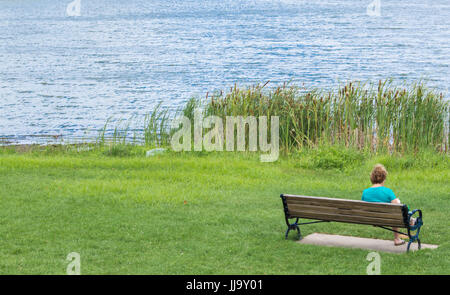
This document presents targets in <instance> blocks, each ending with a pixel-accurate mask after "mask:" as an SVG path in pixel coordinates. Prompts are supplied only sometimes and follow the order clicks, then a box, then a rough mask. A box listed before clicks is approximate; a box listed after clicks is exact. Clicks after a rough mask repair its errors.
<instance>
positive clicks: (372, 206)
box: [280, 194, 423, 251]
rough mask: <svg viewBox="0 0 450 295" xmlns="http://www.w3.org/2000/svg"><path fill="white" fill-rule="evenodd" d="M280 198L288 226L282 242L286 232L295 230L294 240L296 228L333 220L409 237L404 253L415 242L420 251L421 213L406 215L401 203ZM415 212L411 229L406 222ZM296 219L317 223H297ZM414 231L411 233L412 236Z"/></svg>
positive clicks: (407, 213)
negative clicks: (371, 226)
mask: <svg viewBox="0 0 450 295" xmlns="http://www.w3.org/2000/svg"><path fill="white" fill-rule="evenodd" d="M280 197H281V199H282V201H283V208H284V214H285V218H286V224H287V226H288V229H287V231H286V234H285V238H286V239H287V238H288V234H289V231H290V230H297V232H298V239H301V232H300V228H299V225H304V224H311V223H318V222H330V221H336V222H344V223H356V224H367V225H373V226H377V227H381V228H383V229H387V230H390V231H394V232H397V233H400V234H403V235H407V236H408V237H409V242H408V246H407V251H409V248H410V246H411V243H413V242H416V241H417V243H418V248H419V249H420V248H421V244H420V239H419V232H420V227H421V226H422V225H423V221H422V211H421V210H418V209H415V210H413V211H411V212H408V206H406V205H404V204H391V203H372V202H365V201H357V200H345V199H335V198H323V197H310V196H296V195H288V194H282V195H280ZM416 212H417V213H418V217H416V222H415V224H414V225H412V226H411V225H410V220H411V218H412V217H413V215H414V214H415V213H416ZM293 218H295V219H296V220H295V222H294V223H290V222H289V219H293ZM300 218H306V219H314V220H318V221H312V222H305V223H299V219H300ZM392 227H395V228H406V229H407V230H408V233H407V234H406V233H402V232H399V231H396V230H394V229H392ZM414 231H415V234H413V233H412V232H414Z"/></svg>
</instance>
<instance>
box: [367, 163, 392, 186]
mask: <svg viewBox="0 0 450 295" xmlns="http://www.w3.org/2000/svg"><path fill="white" fill-rule="evenodd" d="M387 175H388V172H387V170H386V168H384V166H383V165H381V164H376V165H375V167H373V170H372V173H370V181H371V182H372V184H382V183H384V181H385V180H386V177H387Z"/></svg>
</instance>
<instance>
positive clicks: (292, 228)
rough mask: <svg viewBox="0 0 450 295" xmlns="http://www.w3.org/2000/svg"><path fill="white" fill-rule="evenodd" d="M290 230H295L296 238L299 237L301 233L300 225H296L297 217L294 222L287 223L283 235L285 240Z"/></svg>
mask: <svg viewBox="0 0 450 295" xmlns="http://www.w3.org/2000/svg"><path fill="white" fill-rule="evenodd" d="M290 230H297V239H298V240H300V239H301V237H302V234H301V232H300V227H299V226H298V218H297V220H296V221H295V222H294V223H292V224H289V223H288V229H287V231H286V234H285V235H284V239H285V240H287V238H288V235H289V231H290Z"/></svg>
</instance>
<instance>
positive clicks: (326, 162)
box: [311, 146, 365, 170]
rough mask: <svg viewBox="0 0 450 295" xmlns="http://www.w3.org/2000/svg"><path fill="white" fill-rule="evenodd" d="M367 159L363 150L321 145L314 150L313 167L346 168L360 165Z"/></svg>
mask: <svg viewBox="0 0 450 295" xmlns="http://www.w3.org/2000/svg"><path fill="white" fill-rule="evenodd" d="M364 160H365V156H364V154H363V153H362V152H360V151H358V150H356V149H350V148H345V147H339V146H325V147H320V148H318V149H317V150H314V151H313V152H312V161H311V162H312V167H313V168H321V169H340V170H342V169H345V168H352V167H355V166H357V165H360V164H361V163H362V162H363V161H364Z"/></svg>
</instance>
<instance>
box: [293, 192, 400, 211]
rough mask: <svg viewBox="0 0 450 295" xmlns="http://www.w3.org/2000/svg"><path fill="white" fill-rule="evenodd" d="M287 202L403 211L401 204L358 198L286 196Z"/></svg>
mask: <svg viewBox="0 0 450 295" xmlns="http://www.w3.org/2000/svg"><path fill="white" fill-rule="evenodd" d="M286 202H287V204H288V205H289V204H291V203H292V204H294V203H296V204H305V205H311V206H329V207H336V208H342V209H360V210H365V211H373V212H382V213H383V212H392V213H398V212H401V208H402V205H401V204H386V203H370V202H365V201H356V200H343V199H332V198H322V199H321V198H312V197H308V198H303V196H302V197H301V198H298V197H293V196H291V197H286Z"/></svg>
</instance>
